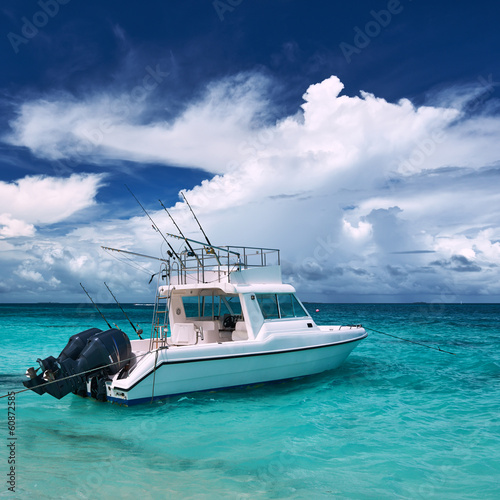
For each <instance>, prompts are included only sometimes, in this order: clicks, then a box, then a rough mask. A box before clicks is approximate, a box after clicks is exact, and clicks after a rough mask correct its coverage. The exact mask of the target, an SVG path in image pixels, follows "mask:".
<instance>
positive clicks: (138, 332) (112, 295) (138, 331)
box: [104, 282, 142, 340]
mask: <svg viewBox="0 0 500 500" xmlns="http://www.w3.org/2000/svg"><path fill="white" fill-rule="evenodd" d="M104 286H105V287H106V288H107V289H108V292H109V293H110V294H111V297H113V299H115V302H116V303H117V305H118V307H119V308H120V309H121V310H122V313H123V315H124V316H125V317H126V318H127V319H128V322H129V323H130V324H131V326H132V328H133V329H134V331H135V333H137V335H139V338H140V339H141V340H142V337H141V333H142V329H139V330H137V328H136V327H135V326H134V323H132V321H130V318H129V317H128V316H127V313H126V312H125V311H124V310H123V307H122V306H121V305H120V303H119V302H118V300H117V299H116V297H115V296H114V294H113V292H112V291H111V289H110V288H109V286H108V285H107V284H106V282H104ZM137 326H139V325H137Z"/></svg>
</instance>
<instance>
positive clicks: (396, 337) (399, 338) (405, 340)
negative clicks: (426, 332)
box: [363, 326, 456, 356]
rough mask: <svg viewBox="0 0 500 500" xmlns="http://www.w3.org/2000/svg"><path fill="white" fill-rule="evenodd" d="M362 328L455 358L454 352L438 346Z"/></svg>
mask: <svg viewBox="0 0 500 500" xmlns="http://www.w3.org/2000/svg"><path fill="white" fill-rule="evenodd" d="M363 328H364V329H365V330H369V331H371V332H375V333H381V334H382V335H387V336H388V337H393V338H395V339H398V340H403V341H404V342H410V343H411V344H416V345H419V346H422V347H427V349H434V350H435V351H440V352H445V353H447V354H452V355H453V356H456V354H455V353H454V352H450V351H445V350H444V349H441V348H440V347H439V346H438V347H432V346H430V345H426V344H422V343H420V342H415V341H414V340H408V339H404V338H403V337H398V336H397V335H392V334H390V333H386V332H381V331H380V330H374V329H373V328H368V327H366V326H364V327H363Z"/></svg>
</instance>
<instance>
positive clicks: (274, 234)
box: [2, 74, 500, 301]
mask: <svg viewBox="0 0 500 500" xmlns="http://www.w3.org/2000/svg"><path fill="white" fill-rule="evenodd" d="M269 87H270V82H269V80H268V79H267V78H264V77H263V76H261V75H250V74H247V75H237V76H236V77H232V78H227V79H224V80H222V81H219V82H215V83H212V84H211V85H210V86H208V88H207V89H206V91H205V92H204V93H203V94H202V95H201V96H200V97H199V98H198V99H196V100H194V101H193V102H192V103H190V104H189V105H187V106H186V107H185V109H184V111H183V112H182V113H180V114H179V115H178V116H177V117H176V118H174V119H170V120H169V121H167V120H165V121H161V120H159V119H158V117H157V118H155V120H154V121H147V120H145V119H144V117H145V116H146V115H147V112H146V109H145V108H147V106H148V104H147V102H146V101H144V102H141V103H139V102H136V103H134V105H133V106H132V107H131V108H130V111H129V112H128V113H127V114H126V115H124V114H122V115H119V114H117V113H114V112H113V109H114V108H113V106H116V103H117V102H118V103H119V102H123V101H120V99H121V98H120V97H116V96H112V95H109V94H108V95H105V94H103V93H101V94H92V95H90V96H88V97H87V98H86V99H84V100H83V101H81V102H76V101H75V100H72V99H70V98H68V97H67V96H62V97H61V96H52V97H50V98H48V99H45V100H41V99H40V100H36V101H32V102H29V103H25V104H24V105H23V106H21V108H20V109H19V114H18V117H17V119H16V120H14V121H13V122H12V134H11V136H10V138H9V140H10V142H11V143H12V144H18V145H23V146H26V147H28V148H30V149H31V151H32V152H33V153H34V154H36V155H39V156H41V157H44V158H62V157H71V156H72V155H75V154H78V155H83V156H85V157H86V158H88V159H89V161H100V160H103V159H106V160H122V159H128V160H130V159H135V160H141V161H156V162H163V163H165V164H169V165H171V164H176V165H179V166H196V167H198V168H202V169H204V170H206V171H208V172H211V173H213V174H215V175H214V177H213V178H211V179H210V180H205V181H203V182H202V183H201V184H200V185H198V186H196V187H195V188H193V189H192V190H190V191H189V192H187V197H188V199H189V201H190V203H191V205H192V206H193V207H194V209H195V211H196V212H197V214H198V215H199V217H200V219H201V220H202V222H203V225H204V227H205V229H206V230H207V232H208V233H209V234H210V237H211V239H212V240H213V241H214V242H217V243H220V244H241V245H262V246H275V247H280V248H282V251H283V252H282V257H283V269H284V274H285V277H286V279H287V280H288V281H291V282H292V283H293V284H295V285H296V286H297V287H298V288H299V290H300V291H301V292H302V293H304V295H305V297H306V298H309V299H311V300H313V299H315V300H325V301H326V300H339V301H345V300H362V298H363V297H365V298H366V300H376V297H388V298H389V300H413V299H415V300H425V298H427V297H432V298H436V297H437V298H438V299H440V300H448V299H449V300H453V299H456V298H460V297H469V296H470V295H471V294H490V295H491V296H493V295H495V294H496V296H500V286H499V284H498V283H499V282H500V280H499V279H498V278H499V271H498V269H499V267H498V266H499V265H500V248H499V246H500V243H499V242H500V229H499V227H498V220H500V219H499V217H500V213H499V212H500V194H499V193H498V190H497V189H496V186H497V185H498V179H499V177H500V163H499V160H500V159H499V155H498V147H497V144H498V143H499V142H500V126H499V119H498V117H497V116H494V115H492V116H487V115H484V114H478V115H471V114H470V113H465V112H464V111H463V109H464V106H465V105H466V103H467V102H468V99H467V92H466V91H464V92H462V93H460V99H459V100H456V99H448V100H446V101H442V103H441V104H440V103H439V102H434V103H433V105H427V106H415V105H414V104H412V103H411V102H410V101H409V100H407V99H402V100H401V101H399V102H396V103H392V102H388V101H386V100H385V99H382V98H378V97H376V96H374V95H373V94H370V93H368V92H361V93H360V95H359V96H347V95H343V94H342V91H343V85H342V83H341V82H340V80H339V79H338V78H337V77H334V76H332V77H331V78H328V79H326V80H325V81H323V82H320V83H317V84H314V85H311V86H310V87H309V88H308V89H307V91H306V92H305V93H304V96H303V98H304V103H303V104H302V106H301V108H300V109H298V110H297V112H296V113H295V114H293V115H291V116H288V117H285V118H283V119H280V120H278V121H275V122H274V123H272V122H270V116H271V110H272V102H269V99H268V95H269V94H268V93H267V92H268V89H269ZM469 95H470V98H471V99H473V98H474V96H475V94H474V92H470V94H469ZM103 124H104V125H103ZM49 125H50V126H49ZM45 126H49V128H48V129H46V128H44V127H45ZM92 137H93V138H94V140H92ZM73 146H75V148H76V149H75V148H74V147H73ZM85 148H87V149H85ZM75 151H76V153H75ZM86 199H87V200H89V199H91V197H87V198H86ZM171 210H172V213H173V215H174V217H175V218H176V220H177V221H178V223H179V224H180V225H181V226H182V227H183V228H185V232H186V234H188V235H191V236H194V237H195V238H196V237H197V236H198V238H199V234H198V235H197V233H196V226H195V224H194V223H193V221H192V218H191V215H190V214H189V211H188V210H187V208H186V207H185V205H184V204H183V203H181V202H179V203H178V204H177V205H176V206H175V207H172V209H171ZM2 211H4V210H2ZM5 213H9V214H10V215H9V217H11V218H10V219H8V220H12V221H13V220H14V219H18V220H20V221H24V223H26V224H36V223H37V221H35V220H30V219H27V218H25V217H21V216H20V215H19V213H14V212H6V211H5ZM164 215H165V214H161V212H158V213H157V214H153V216H154V218H155V220H156V221H157V223H159V224H161V227H163V228H166V229H167V230H170V231H172V232H175V231H174V229H173V228H172V227H171V226H169V224H170V223H169V221H168V220H167V218H166V216H164ZM46 218H49V219H50V217H49V214H47V216H46ZM6 220H7V219H6ZM12 224H13V223H12ZM5 227H7V225H5ZM148 228H149V224H146V223H144V221H143V220H142V219H141V218H134V219H130V220H128V221H121V222H117V221H112V222H111V223H108V222H100V223H96V224H95V226H94V227H84V228H83V227H82V228H78V229H76V230H75V231H74V232H73V233H71V235H67V236H66V238H70V239H71V241H72V242H73V243H72V244H71V245H70V247H71V248H73V249H75V248H76V247H75V246H74V245H75V243H74V242H75V241H80V242H85V245H91V244H92V245H95V244H96V243H97V242H99V241H100V240H101V237H102V234H106V236H107V240H108V242H109V244H111V243H112V242H115V243H116V246H122V247H123V246H124V247H125V248H129V249H133V248H135V249H136V250H139V251H141V250H142V251H145V253H152V252H151V247H153V248H154V247H156V248H157V247H158V246H159V241H158V240H155V239H154V238H155V235H153V234H151V232H149V233H147V230H148ZM22 230H24V231H25V232H28V231H29V228H26V227H25V228H24V229H22ZM19 231H21V229H20V230H19ZM84 247H85V246H84ZM78 248H80V253H81V254H82V255H86V256H87V257H86V258H87V259H88V260H87V261H86V262H85V265H83V264H82V262H83V260H78V258H77V256H76V253H78V252H75V253H73V250H72V252H71V254H72V255H73V260H72V262H73V264H72V266H73V267H72V268H71V269H70V268H69V267H68V266H66V268H65V269H66V271H67V272H68V273H69V272H71V273H76V274H78V272H80V271H79V265H80V268H82V267H85V268H87V269H89V266H90V268H91V269H93V268H92V265H95V266H96V267H95V269H94V271H93V272H95V273H96V275H97V274H99V276H102V275H103V274H106V272H107V271H104V269H108V268H107V267H106V266H108V265H109V263H106V264H102V266H104V267H100V266H99V265H98V264H96V263H95V262H96V261H94V260H92V259H93V258H94V257H93V254H92V252H90V251H89V252H87V253H85V251H84V249H83V248H82V245H81V244H80V245H79V247H78ZM85 248H90V247H89V246H87V247H85ZM53 259H54V262H53V263H51V262H50V261H48V260H46V261H44V266H45V269H46V272H47V274H46V275H44V274H43V273H42V277H43V278H44V279H45V280H48V279H49V278H48V276H49V274H48V273H49V270H50V269H52V268H53V266H54V265H55V264H54V263H55V262H56V261H57V262H59V260H58V259H56V258H55V257H53ZM106 262H107V261H106ZM79 263H80V264H79ZM149 270H150V268H148V271H149ZM27 271H29V269H27ZM19 272H21V271H19ZM38 272H41V271H38ZM26 276H27V277H29V276H30V275H29V274H27V275H26ZM55 276H56V275H55ZM60 276H61V277H59V275H57V276H56V279H59V280H61V279H62V276H63V273H61V275H60ZM31 277H32V278H35V277H36V275H31ZM138 282H139V281H137V283H138ZM132 300H133V299H132ZM382 300H383V299H382Z"/></svg>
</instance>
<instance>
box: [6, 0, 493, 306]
mask: <svg viewBox="0 0 500 500" xmlns="http://www.w3.org/2000/svg"><path fill="white" fill-rule="evenodd" d="M499 10H500V9H499V8H498V6H497V4H496V2H493V1H479V2H475V3H470V2H456V1H453V2H452V1H442V2H430V1H423V0H420V1H417V0H389V1H387V0H384V1H375V0H373V1H358V2H352V3H347V2H331V1H317V2H306V1H292V0H288V1H286V0H281V1H279V0H277V1H258V0H256V1H250V0H220V1H201V0H200V1H196V2H195V1H183V2H159V1H144V2H141V3H140V4H138V3H135V2H118V1H113V0H109V1H106V2H96V1H92V0H90V1H87V2H82V1H79V0H45V1H44V0H40V1H39V2H31V1H22V0H16V1H14V0H11V1H6V2H3V3H2V6H1V7H0V12H1V15H2V30H1V38H2V43H1V44H0V55H1V57H2V62H3V64H2V72H1V73H0V109H1V111H2V113H1V117H2V118H1V121H0V301H2V302H37V301H71V302H79V301H83V300H86V298H85V297H83V296H82V291H81V289H80V287H79V283H80V282H84V283H85V284H86V285H87V288H88V289H89V290H90V291H91V292H92V293H93V295H94V296H95V298H96V299H97V300H100V301H108V300H109V298H110V297H109V294H108V292H107V290H106V289H105V287H104V286H103V284H102V283H103V281H106V282H107V283H108V284H109V285H110V286H111V288H112V289H113V290H114V291H115V292H116V295H117V296H118V297H119V298H120V299H121V300H122V301H124V302H126V301H131V302H150V301H151V300H152V298H153V296H154V283H153V284H150V285H148V281H149V278H150V275H151V274H152V273H153V272H155V271H156V269H155V264H154V262H153V261H147V260H143V261H137V262H134V263H130V262H128V261H127V262H121V261H118V260H116V258H115V256H113V255H109V254H107V253H106V252H104V251H102V250H101V248H100V246H101V245H106V246H111V247H118V248H123V249H128V250H130V251H137V252H140V253H146V254H150V255H161V254H162V253H164V251H165V250H164V248H163V246H164V245H163V246H162V239H161V238H160V237H159V236H158V235H157V234H156V233H155V232H154V231H152V230H151V227H150V224H149V222H148V221H147V220H146V219H145V217H144V214H143V213H142V212H141V209H140V207H139V206H138V205H137V204H136V203H135V201H134V200H133V199H132V197H131V196H130V194H129V193H128V191H127V189H126V188H125V186H124V185H125V184H127V185H128V186H130V187H131V189H132V190H133V191H134V193H135V194H136V195H137V196H138V198H139V199H140V200H141V201H142V202H143V204H144V205H145V206H146V208H147V209H148V210H149V211H150V212H151V214H152V215H153V218H154V219H155V221H156V222H157V223H158V225H159V226H161V227H162V229H164V230H165V231H169V232H175V231H174V228H173V226H172V224H171V222H170V221H169V220H168V217H167V216H166V214H165V213H164V212H162V211H161V207H160V206H159V204H158V201H157V200H158V199H159V198H161V199H162V201H163V202H164V203H165V204H166V206H167V207H170V208H171V212H172V214H173V215H174V217H175V218H176V220H177V221H178V223H179V224H180V225H181V226H182V228H183V230H184V232H185V233H186V234H187V235H190V236H191V237H193V238H194V239H200V236H201V235H200V233H199V231H198V230H197V227H196V224H195V222H194V221H193V220H192V217H191V216H190V214H189V212H188V210H187V208H186V206H185V205H184V204H183V203H182V202H181V198H180V197H179V192H180V191H181V190H182V191H184V192H185V193H186V195H187V197H188V200H189V201H190V203H191V205H192V206H193V208H194V209H195V211H196V213H197V214H198V217H199V219H200V220H201V222H202V224H203V226H204V228H205V230H206V232H207V233H208V234H209V236H210V239H211V240H212V241H213V242H214V243H215V244H220V245H254V246H268V247H277V248H280V249H281V250H282V259H283V272H284V277H285V280H286V281H288V282H291V283H293V284H294V285H295V286H296V288H297V290H298V292H299V294H300V296H301V297H302V298H303V299H305V300H310V301H319V302H413V301H426V302H433V301H436V302H460V301H463V302H498V301H499V300H500V285H499V283H500V279H499V278H500V271H499V269H500V267H499V266H500V228H499V221H500V193H499V190H498V186H499V179H500V148H499V146H498V144H500V140H499V139H500V116H499V109H500V108H499V100H498V99H499V90H498V85H499V83H500V68H499V64H498V60H499V53H500V39H499V38H500V36H499V32H498V27H497V20H498V14H499ZM173 244H174V245H177V246H179V245H180V244H179V242H175V240H174V242H173ZM130 264H132V265H130Z"/></svg>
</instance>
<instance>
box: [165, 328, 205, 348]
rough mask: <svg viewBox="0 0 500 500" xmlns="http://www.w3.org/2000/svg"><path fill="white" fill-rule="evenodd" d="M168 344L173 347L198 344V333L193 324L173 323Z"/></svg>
mask: <svg viewBox="0 0 500 500" xmlns="http://www.w3.org/2000/svg"><path fill="white" fill-rule="evenodd" d="M170 342H171V343H172V344H173V345H192V344H196V343H197V342H198V332H197V331H196V330H195V327H194V324H193V323H175V324H174V326H173V328H172V334H171V337H170Z"/></svg>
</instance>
